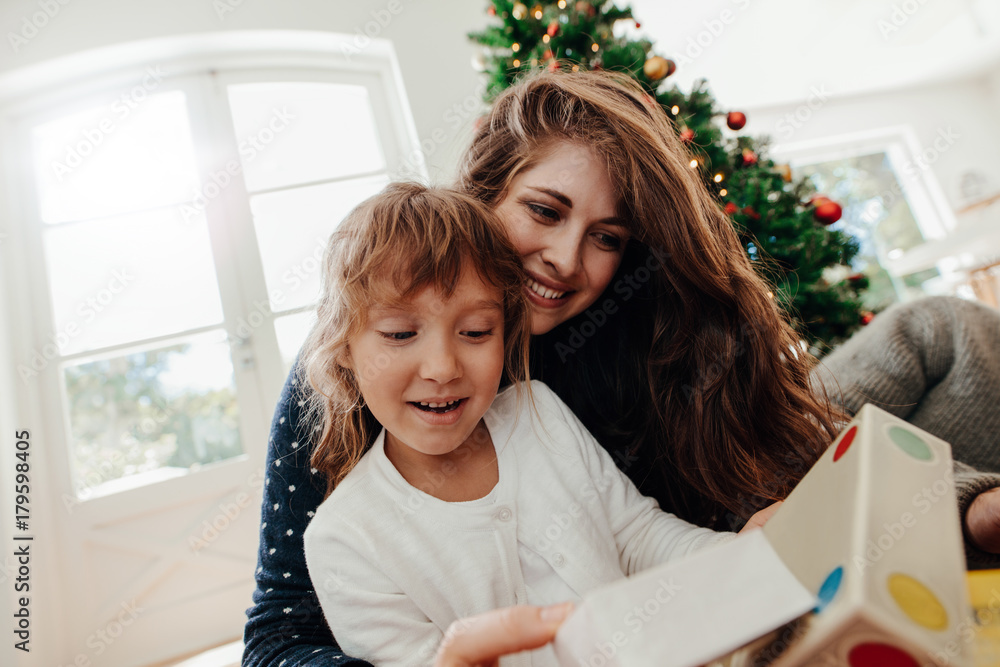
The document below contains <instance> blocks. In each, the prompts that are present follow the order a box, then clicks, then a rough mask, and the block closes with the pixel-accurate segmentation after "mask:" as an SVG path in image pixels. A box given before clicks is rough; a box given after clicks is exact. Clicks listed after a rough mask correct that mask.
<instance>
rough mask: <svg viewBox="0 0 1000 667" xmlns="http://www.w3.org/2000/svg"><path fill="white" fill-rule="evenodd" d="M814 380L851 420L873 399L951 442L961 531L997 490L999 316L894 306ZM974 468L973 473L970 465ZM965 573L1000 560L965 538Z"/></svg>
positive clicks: (949, 303)
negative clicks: (974, 508)
mask: <svg viewBox="0 0 1000 667" xmlns="http://www.w3.org/2000/svg"><path fill="white" fill-rule="evenodd" d="M813 384H814V386H815V387H816V388H817V389H818V390H820V391H825V392H826V393H827V395H829V396H830V398H831V399H832V400H833V401H835V402H837V403H839V404H840V405H842V406H843V407H844V409H845V410H847V412H849V413H850V414H852V415H853V414H854V413H856V412H857V411H858V410H859V409H860V408H861V406H862V405H864V404H865V403H872V404H874V405H877V406H878V407H880V408H882V409H884V410H886V411H887V412H890V413H892V414H894V415H896V416H898V417H901V418H903V419H906V420H907V421H908V422H910V423H911V424H913V425H914V426H917V427H919V428H921V429H923V430H925V431H927V432H929V433H932V434H934V435H936V436H937V437H939V438H941V439H942V440H945V441H947V442H949V443H950V444H951V447H952V455H953V457H954V459H955V460H956V461H961V462H963V463H965V464H968V465H965V466H963V465H960V464H956V466H955V485H956V486H955V488H956V492H957V494H958V501H959V503H958V504H959V511H960V513H961V516H962V525H963V526H964V525H965V521H964V519H965V513H966V511H967V510H968V508H969V505H970V504H971V503H972V500H973V498H975V497H976V496H977V495H978V494H980V493H982V492H983V491H985V490H987V489H991V488H994V487H997V486H1000V474H996V473H998V472H1000V312H998V311H996V310H994V309H992V308H989V307H987V306H984V305H981V304H977V303H973V302H970V301H965V300H962V299H956V298H952V297H929V298H926V299H921V300H918V301H913V302H910V303H905V304H898V305H895V306H893V307H891V308H889V309H887V310H886V311H885V312H883V313H880V314H879V315H878V316H877V317H875V319H874V320H873V321H872V322H871V324H869V325H868V326H867V327H865V328H864V329H862V330H861V331H860V332H859V333H857V334H855V335H854V336H853V337H852V338H851V339H850V340H848V341H847V342H846V343H844V344H843V345H842V346H840V347H839V348H837V349H836V350H834V351H833V352H831V353H830V354H829V355H828V356H826V357H825V358H823V360H822V361H821V362H820V364H819V366H818V367H817V368H816V369H815V370H814V371H813ZM970 466H971V467H970ZM966 557H967V560H968V563H969V566H970V567H976V566H980V567H981V566H989V567H1000V555H994V554H988V553H986V552H983V551H980V550H979V549H976V548H975V547H973V546H972V545H971V543H969V542H968V541H966Z"/></svg>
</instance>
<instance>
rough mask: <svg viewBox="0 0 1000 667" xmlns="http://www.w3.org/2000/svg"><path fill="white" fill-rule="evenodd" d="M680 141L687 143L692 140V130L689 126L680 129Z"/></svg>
mask: <svg viewBox="0 0 1000 667" xmlns="http://www.w3.org/2000/svg"><path fill="white" fill-rule="evenodd" d="M681 141H683V142H684V143H686V144H689V143H691V142H692V141H694V130H692V129H691V128H690V127H685V128H684V129H683V130H681Z"/></svg>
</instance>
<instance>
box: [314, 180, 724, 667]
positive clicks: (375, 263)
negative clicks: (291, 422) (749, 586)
mask: <svg viewBox="0 0 1000 667" xmlns="http://www.w3.org/2000/svg"><path fill="white" fill-rule="evenodd" d="M324 270H325V274H324V275H325V285H324V293H323V297H322V300H321V302H320V306H319V309H318V323H317V325H316V327H315V328H314V329H313V332H312V334H311V336H310V339H309V341H308V342H307V344H306V348H305V349H306V351H307V352H308V357H307V358H306V368H307V373H308V379H309V382H310V383H311V384H312V385H313V387H314V389H315V392H314V393H313V394H312V396H313V400H314V403H313V405H312V406H311V407H312V408H313V414H314V415H315V416H321V418H322V424H323V436H322V438H321V440H320V443H319V455H318V456H314V461H317V460H319V461H321V465H323V467H324V468H325V469H324V470H322V472H323V473H324V474H325V475H326V477H327V479H329V480H330V481H331V483H332V484H333V485H335V486H334V488H333V489H332V492H331V493H330V494H329V496H328V497H327V499H326V500H325V501H324V502H323V503H322V504H321V505H320V507H319V509H318V510H317V512H316V516H315V518H314V519H313V520H312V522H311V523H310V524H309V528H308V529H307V530H306V533H305V536H304V540H305V552H306V561H307V563H308V567H309V574H310V577H311V578H312V580H313V583H314V585H315V586H316V592H317V594H318V596H319V599H320V603H321V604H322V607H323V613H324V614H325V616H326V619H327V621H328V623H329V625H330V628H331V630H332V631H333V633H334V635H335V636H336V637H338V638H339V639H340V641H341V642H342V645H343V648H344V649H345V650H346V651H347V652H349V653H350V654H351V655H355V656H359V657H363V658H365V659H367V660H369V661H371V662H373V663H374V664H376V665H414V664H429V663H430V662H431V659H432V657H433V655H434V652H435V650H436V648H437V646H438V644H439V643H440V641H441V638H442V637H443V633H444V631H445V630H446V629H447V628H448V626H449V625H450V624H451V623H452V622H453V621H455V620H457V619H460V618H463V617H466V616H471V615H474V614H478V613H482V612H484V611H487V610H489V609H494V608H497V607H503V606H509V605H514V604H521V603H528V604H548V603H555V602H562V601H565V600H577V599H579V598H580V596H582V595H583V594H584V593H585V592H586V591H588V590H590V589H592V588H594V587H596V586H598V585H601V584H604V583H607V582H610V581H613V580H615V579H618V578H620V577H622V576H625V575H629V574H632V573H634V572H637V571H640V570H642V569H645V568H648V567H650V566H652V565H655V564H658V563H662V562H664V561H667V560H669V559H671V558H676V557H678V556H681V555H684V554H687V553H691V552H693V551H696V550H698V549H701V548H704V547H706V546H709V545H711V544H715V543H718V542H722V541H726V540H728V539H731V538H732V536H733V534H732V533H716V532H714V531H711V530H708V529H705V528H698V527H695V526H693V525H691V524H688V523H687V522H684V521H682V520H681V519H678V518H677V517H675V516H673V515H671V514H666V513H664V512H662V511H660V510H659V509H658V507H657V505H656V502H655V501H654V500H652V499H650V498H646V497H644V496H642V495H640V494H639V492H638V491H637V490H636V488H635V486H634V485H633V484H632V483H631V482H630V481H629V480H628V478H627V477H626V476H625V475H624V474H623V473H622V472H621V471H619V470H618V468H617V466H616V465H615V463H614V461H613V460H612V459H611V457H610V456H609V455H608V454H607V452H605V451H604V449H602V448H601V447H600V446H599V445H598V444H597V443H596V442H595V441H594V439H593V438H592V437H591V435H590V434H589V433H588V432H587V430H586V429H585V428H584V427H583V426H582V425H581V424H580V422H579V420H577V419H576V417H575V416H574V415H573V414H572V413H571V412H570V410H569V409H568V408H567V407H566V406H565V405H564V404H563V403H562V402H561V401H560V400H559V399H558V398H557V397H556V396H555V394H553V393H552V392H551V391H550V390H549V389H548V388H547V387H546V386H545V385H543V384H541V383H537V382H533V383H531V384H530V385H529V384H526V383H524V382H523V381H524V380H525V379H526V363H527V350H528V347H527V346H528V340H529V335H530V316H529V311H528V306H527V302H526V300H525V296H524V293H523V285H524V283H525V276H524V273H523V269H522V268H521V263H520V259H519V256H518V254H517V252H516V251H515V250H514V248H513V247H512V246H511V245H509V244H508V242H507V240H506V238H505V236H504V232H503V230H502V227H501V226H500V224H499V222H498V221H496V220H495V219H494V217H493V216H492V214H491V213H490V212H489V211H488V209H486V208H485V207H484V206H483V205H482V204H480V203H479V202H477V201H476V200H474V199H472V198H471V197H469V196H467V195H463V194H459V193H456V192H451V191H447V190H429V189H426V188H423V187H422V186H419V185H414V184H397V185H391V186H389V187H388V188H387V189H386V190H385V191H384V192H383V193H381V194H380V195H377V196H376V197H374V198H372V199H370V200H368V201H367V202H365V203H364V204H362V205H361V206H360V207H358V208H357V209H356V210H355V211H354V212H353V213H352V214H351V215H350V216H348V218H347V220H346V221H345V222H344V223H343V224H342V225H341V226H340V227H339V228H338V230H337V231H336V232H335V233H334V235H333V236H332V238H331V240H330V245H329V248H328V252H327V257H326V260H325V267H324ZM505 374H506V377H507V378H509V379H510V380H512V381H514V384H513V385H511V386H509V387H507V388H506V389H504V390H503V391H501V392H500V393H499V395H498V394H497V389H498V387H499V386H500V384H501V381H502V379H503V376H504V375H505ZM380 428H381V431H380V432H379V434H378V437H377V438H376V439H375V441H374V444H373V445H372V446H371V448H370V449H368V450H367V451H365V446H366V444H367V443H368V442H369V437H370V436H371V435H373V434H374V433H375V432H376V430H378V429H380ZM509 661H510V662H509V663H508V662H505V664H529V663H530V664H555V656H554V654H552V652H551V648H549V647H546V648H544V649H540V650H539V651H537V652H535V653H534V654H531V660H530V661H529V654H521V655H520V656H515V657H513V658H510V659H509Z"/></svg>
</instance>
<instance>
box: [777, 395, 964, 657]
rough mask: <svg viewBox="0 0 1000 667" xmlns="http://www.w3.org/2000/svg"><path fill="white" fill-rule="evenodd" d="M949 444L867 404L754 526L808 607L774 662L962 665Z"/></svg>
mask: <svg viewBox="0 0 1000 667" xmlns="http://www.w3.org/2000/svg"><path fill="white" fill-rule="evenodd" d="M955 508H956V500H955V491H954V481H953V476H952V460H951V447H950V446H949V445H948V444H947V443H946V442H944V441H942V440H939V439H937V438H935V437H934V436H932V435H930V434H928V433H925V432H924V431H921V430H920V429H918V428H916V427H914V426H912V425H910V424H908V423H906V422H905V421H903V420H901V419H898V418H896V417H894V416H892V415H890V414H888V413H887V412H885V411H883V410H880V409H878V408H876V407H874V406H871V405H866V406H864V407H863V408H862V409H861V410H860V411H859V412H858V414H857V416H856V417H855V419H854V420H853V421H852V422H851V423H850V424H849V425H848V427H847V428H846V429H845V430H844V431H843V432H842V433H841V434H840V435H839V436H838V438H837V439H836V440H835V441H834V442H833V444H832V445H831V446H830V448H829V449H828V450H827V451H826V453H825V454H824V455H823V456H822V458H821V459H820V460H819V462H817V463H816V465H815V466H813V468H812V470H810V471H809V473H808V474H807V475H806V476H805V477H804V478H803V479H802V481H801V482H800V483H799V485H798V486H796V487H795V489H794V491H792V493H791V494H790V495H789V497H788V498H787V500H786V501H785V503H784V505H782V507H781V508H780V509H779V510H778V512H777V513H776V514H775V515H774V516H773V517H772V518H771V520H770V521H769V522H768V523H767V525H766V526H765V527H764V533H765V535H766V536H767V538H768V541H769V542H770V543H771V546H772V547H773V548H774V550H775V551H776V552H777V553H778V555H779V556H780V557H781V559H782V560H783V561H784V563H785V565H786V566H787V567H788V569H789V570H791V571H792V573H793V574H794V575H795V576H796V577H797V578H798V579H799V581H800V582H801V583H802V584H803V585H804V586H805V587H806V589H807V590H809V591H812V592H814V593H815V594H816V597H817V600H818V602H817V605H816V609H815V610H814V611H813V612H812V613H811V614H810V615H808V616H807V617H806V618H805V619H803V620H802V622H801V625H800V627H799V628H798V631H797V632H796V633H795V635H796V636H795V638H794V639H792V640H791V641H789V642H787V648H785V649H784V651H783V652H782V653H781V654H780V656H779V657H777V659H776V660H774V662H773V664H774V665H775V667H798V666H799V665H830V666H833V665H838V666H839V665H843V666H845V667H923V666H925V665H968V664H969V657H968V656H969V655H970V654H971V649H972V647H971V646H970V645H969V642H968V641H967V636H968V633H963V632H962V628H963V627H967V625H968V621H967V618H966V616H967V615H968V613H969V611H968V610H969V608H970V607H969V599H968V592H967V588H966V580H965V556H964V552H963V548H962V534H961V527H960V525H959V516H958V512H957V511H956V509H955Z"/></svg>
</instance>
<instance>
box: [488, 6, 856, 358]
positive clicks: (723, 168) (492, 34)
mask: <svg viewBox="0 0 1000 667" xmlns="http://www.w3.org/2000/svg"><path fill="white" fill-rule="evenodd" d="M486 11H487V14H489V15H490V16H491V17H494V20H493V25H490V26H489V27H487V28H486V29H485V30H483V31H481V32H475V33H471V34H470V35H469V38H470V39H472V40H473V41H475V42H477V43H479V44H481V45H482V47H483V48H482V53H481V57H480V58H478V65H479V66H480V68H481V69H482V70H483V71H484V73H485V75H486V76H487V77H488V85H487V90H486V99H487V101H490V100H491V99H492V98H494V97H495V96H496V95H497V94H498V93H499V92H500V91H502V90H503V89H505V88H507V87H508V86H510V85H511V84H512V83H513V82H514V81H515V80H516V79H517V78H518V77H519V76H521V75H523V74H525V73H527V72H529V71H532V70H534V69H537V68H548V69H550V70H556V69H565V70H573V71H577V70H579V69H605V70H615V71H621V72H626V73H628V74H629V75H631V76H632V77H633V78H634V79H636V81H638V82H639V83H640V84H642V86H643V87H644V88H645V89H646V91H647V92H648V93H649V95H650V96H651V97H653V98H654V99H655V100H656V101H657V102H659V104H660V105H662V106H663V108H664V109H665V110H666V112H667V114H668V115H669V116H670V117H671V118H672V119H673V121H674V126H675V128H676V131H677V132H678V134H679V136H680V139H681V141H683V142H684V144H685V145H686V146H687V147H688V149H689V150H690V151H691V165H692V168H694V169H698V170H699V172H700V174H701V176H702V178H703V179H704V181H705V185H706V187H707V188H708V190H709V192H711V193H713V194H714V195H715V196H716V198H717V200H718V202H719V206H720V207H722V208H723V209H724V210H725V212H726V213H727V214H728V215H729V217H730V219H731V220H732V222H733V225H734V226H735V228H736V230H737V231H738V233H739V235H740V239H741V241H742V243H743V245H744V247H745V248H746V251H747V254H748V255H749V257H750V259H751V261H753V262H755V263H756V265H757V266H758V267H760V272H761V274H762V275H763V276H764V277H765V278H767V279H768V280H769V282H770V283H771V284H772V285H773V286H774V288H773V294H774V296H775V298H776V299H777V300H778V302H779V303H780V304H781V305H782V306H783V307H784V308H785V309H786V311H787V312H788V313H789V315H790V316H791V319H792V322H793V324H794V326H795V327H796V329H797V331H798V332H799V334H800V335H801V336H802V338H803V340H804V341H806V342H807V343H808V344H809V346H810V348H811V350H812V352H813V353H814V354H822V353H824V352H826V351H827V350H829V349H830V348H831V347H832V346H833V345H835V344H836V343H838V342H839V341H841V340H843V339H844V338H846V337H847V336H849V335H850V334H851V332H853V331H854V330H855V329H856V328H857V327H858V326H859V325H861V324H867V322H868V320H870V318H871V316H872V315H871V313H867V312H863V307H862V304H861V300H860V293H861V292H862V291H863V290H864V289H865V288H866V287H867V286H868V279H867V277H866V276H864V275H863V274H859V273H853V272H852V271H851V270H850V265H851V260H852V258H853V257H854V256H855V254H856V253H857V251H858V245H857V243H856V242H855V241H854V240H853V239H851V238H850V237H849V236H847V235H846V234H844V233H843V232H842V231H839V230H837V229H832V228H831V227H830V225H831V224H833V223H834V222H836V221H837V220H838V219H839V218H840V215H841V208H840V206H839V205H838V204H837V203H836V202H833V201H831V200H829V199H827V198H825V197H822V196H817V195H816V194H815V191H814V188H813V187H812V185H811V184H810V183H809V182H808V181H805V180H800V181H798V182H794V181H793V180H792V176H791V170H790V169H789V167H788V166H787V165H775V163H774V162H773V161H771V160H770V159H768V158H767V155H766V149H767V139H766V138H752V137H749V136H741V135H738V134H737V132H738V131H739V130H740V129H741V128H742V127H743V126H744V124H745V123H746V115H745V114H743V113H742V112H739V111H729V112H728V113H726V112H724V111H722V110H720V109H719V108H718V107H717V105H716V101H715V99H714V97H713V96H712V94H711V93H710V92H709V90H708V87H707V85H706V82H705V81H704V80H701V81H698V82H697V83H695V84H694V86H693V88H692V90H691V91H689V92H687V93H685V92H683V91H681V90H680V89H678V88H677V87H676V86H673V85H668V84H667V80H668V78H669V77H670V75H671V74H673V73H674V70H675V69H676V66H675V64H674V63H673V61H671V60H668V59H667V58H664V57H662V56H659V55H655V54H654V53H653V45H652V43H651V42H650V41H648V40H645V39H631V38H629V37H626V36H623V35H620V34H619V35H616V34H615V30H614V26H615V24H616V23H617V22H619V21H629V22H634V23H635V26H636V27H637V28H638V27H640V26H639V23H638V22H635V19H634V18H633V17H632V10H631V9H630V8H628V7H625V8H619V7H616V6H614V4H613V3H611V2H605V1H604V0H573V1H570V0H559V1H558V2H556V3H536V4H533V5H532V6H531V7H529V6H528V5H526V4H524V3H521V2H507V1H505V0H493V1H492V2H491V3H490V4H489V6H488V7H487V10H486ZM723 116H724V117H725V125H726V127H728V130H727V129H723V127H722V123H721V122H720V121H721V118H722V117H723ZM838 273H839V274H840V275H845V274H846V275H849V277H847V278H844V279H840V280H834V279H831V277H832V276H835V275H837V274H838Z"/></svg>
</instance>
